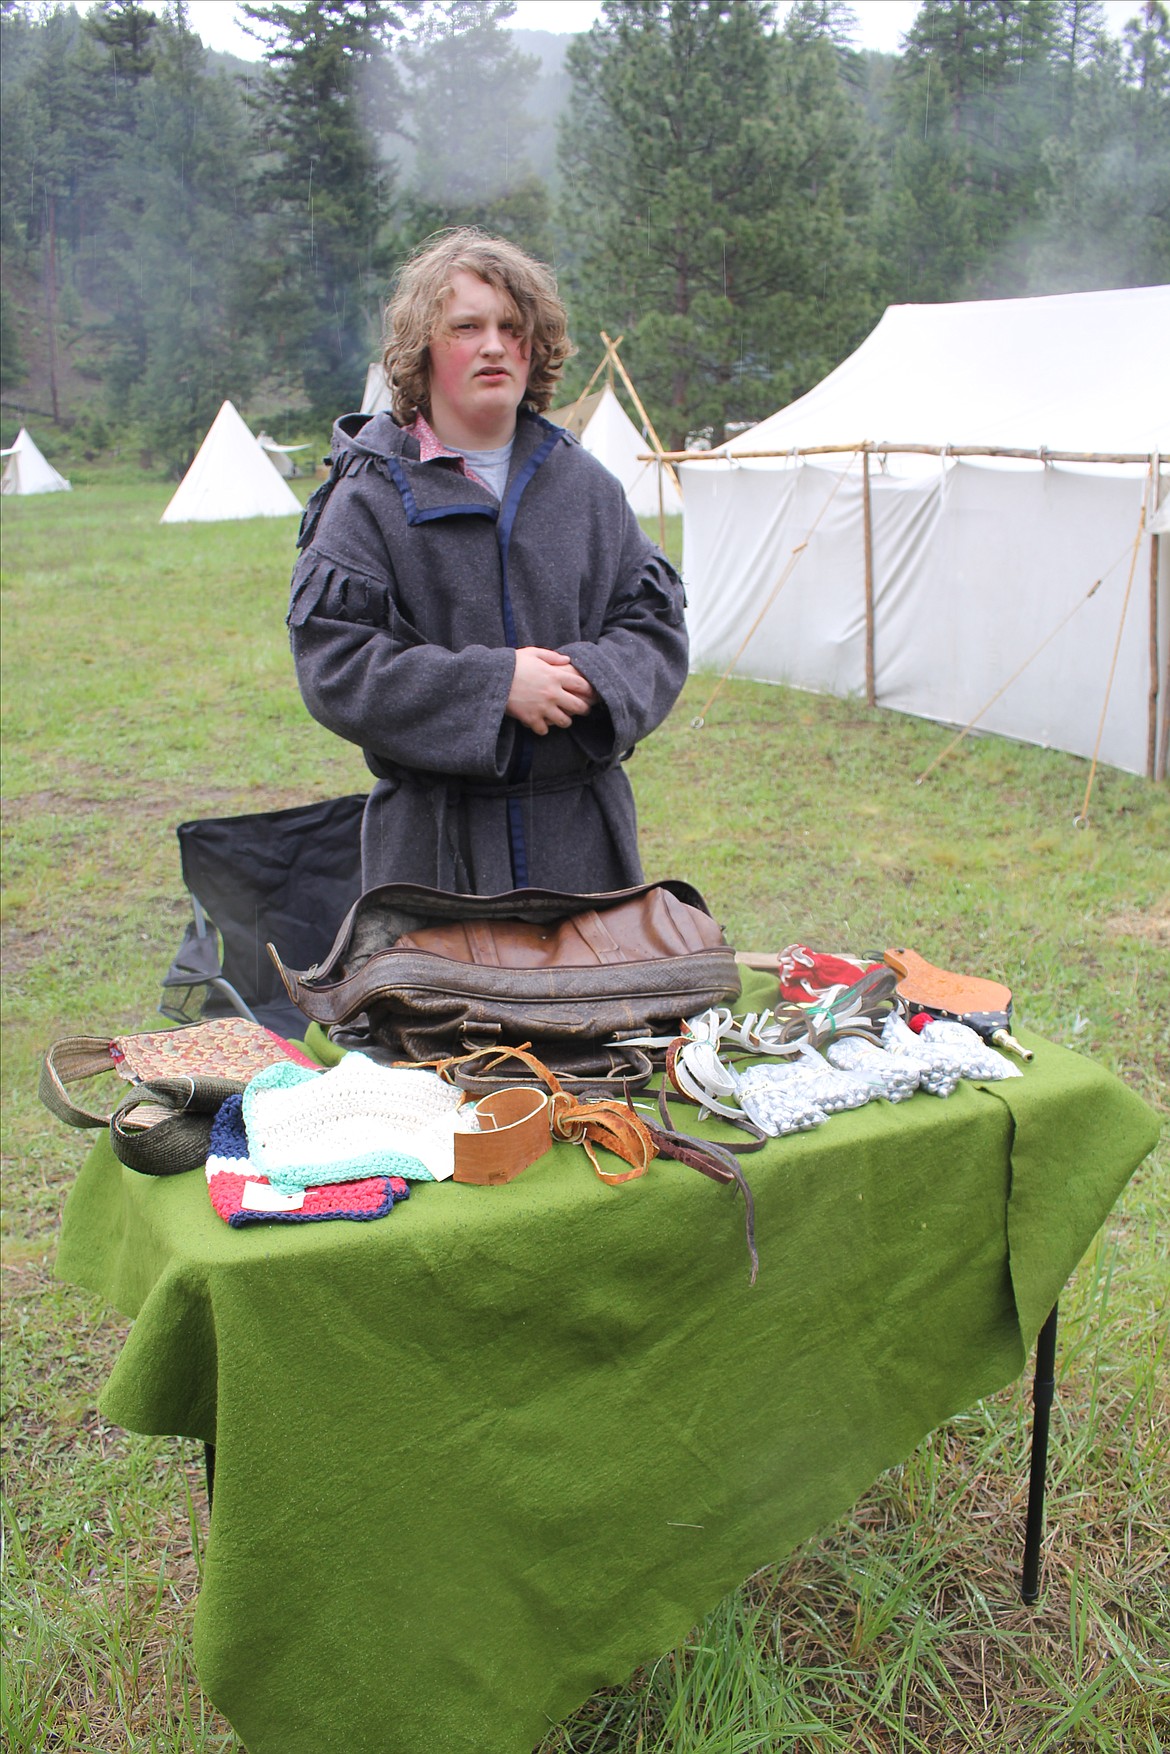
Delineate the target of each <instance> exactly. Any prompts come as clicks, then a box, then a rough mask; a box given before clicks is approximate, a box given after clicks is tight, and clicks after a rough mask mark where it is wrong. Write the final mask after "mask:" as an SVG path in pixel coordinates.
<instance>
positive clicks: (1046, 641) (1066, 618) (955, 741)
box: [914, 502, 1145, 804]
mask: <svg viewBox="0 0 1170 1754" xmlns="http://www.w3.org/2000/svg"><path fill="white" fill-rule="evenodd" d="M1144 527H1145V505H1144V502H1143V506H1142V514H1141V519H1140V521H1139V529H1138V535H1137V542H1138V543H1140V541H1141V534H1142V530H1143V529H1144ZM1136 554H1137V547H1136V545H1135V548H1134V555H1135V557H1136ZM1124 558H1125V556H1124V553H1123V554H1119V555H1118V556H1117V559H1116V560H1114V561H1113V563H1112V565H1110V566H1107V567H1106V568H1105V569H1104V571H1103V572H1102V573H1101V576H1100V577H1099V578H1096V579H1094V580H1093V582H1092V584H1091V585H1090V586H1089V588H1088V590H1087V591H1086V592H1085V594H1084V596H1083V597H1080V598H1078V599H1077V601H1076V602H1075V603H1074V604H1073V606H1072V608H1071V609H1070V610H1069V611H1068V613H1067V615H1062V616H1061V618H1060V620H1059V621H1058V622H1057V624H1056V626H1055V627H1054V628H1053V629H1052V632H1051V633H1049V634H1046V635H1045V637H1044V638H1043V639H1042V640H1041V641H1040V644H1039V645H1038V646H1036V648H1035V649H1034V650H1033V651H1031V652H1029V654H1028V656H1027V657H1026V658H1025V659H1024V661H1023V663H1022V664H1020V665H1019V666H1018V667H1017V668H1016V669H1015V670H1013V671H1012V673H1011V675H1010V676H1009V677H1008V679H1007V681H1006V682H1004V683H1003V684H1001V686H1000V687H999V688H997V689H996V691H995V693H994V694H993V695H991V696H989V698H988V699H987V700H985V701H984V703H983V705H982V706H981V707H980V708H979V711H978V712H977V713H976V714H975V716H974V718H971V719H968V720H967V723H966V724H965V725H964V726H963V728H962V730H961V731H956V733H955V735H954V736H953V737H952V738H951V740H950V742H949V743H948V744H947V746H946V748H945V749H940V751H939V753H938V754H937V755H936V756H935V758H934V760H933V761H932V762H930V763H929V764H928V766H926V767H924V768H923V770H922V772H921V773H920V774H919V776H918V778H917V779H916V780H915V782H914V784H915V785H916V786H920V785H921V784H922V782H923V780H925V779H928V778H929V777H930V775H931V774H932V773H933V772H934V770H935V768H936V767H938V766H939V765H940V763H942V762H944V761H945V760H946V758H947V756H948V755H949V754H950V753H951V751H952V750H953V749H957V748H958V746H959V744H960V743H961V742H962V741H963V738H964V737H966V736H968V735H969V733H970V732H971V731H973V730H974V729H975V726H976V725H977V724H978V723H979V721H980V719H981V718H982V717H983V716H984V714H985V713H988V712H990V711H991V708H992V707H993V706H994V705H995V703H996V701H997V700H999V699H1000V697H1001V696H1002V695H1004V694H1006V693H1007V691H1008V689H1009V688H1010V687H1011V685H1012V683H1013V682H1015V681H1016V680H1017V678H1018V677H1020V676H1022V675H1023V674H1024V671H1025V670H1026V669H1027V668H1028V666H1029V664H1032V663H1034V662H1035V660H1036V659H1037V658H1038V657H1039V656H1040V653H1041V652H1042V651H1044V649H1045V647H1046V646H1050V645H1051V644H1052V642H1053V640H1054V639H1055V638H1056V636H1057V634H1058V633H1059V632H1060V631H1061V629H1062V628H1064V627H1067V626H1068V623H1069V622H1070V621H1071V620H1072V618H1073V616H1074V615H1076V614H1077V613H1078V611H1079V610H1081V609H1083V608H1084V606H1085V604H1086V603H1087V602H1088V601H1089V598H1090V597H1093V596H1095V595H1096V593H1097V592H1098V591H1099V590H1100V589H1101V586H1102V584H1103V583H1104V582H1105V579H1106V577H1107V576H1108V574H1109V573H1111V572H1112V570H1113V567H1114V566H1116V565H1117V562H1118V561H1119V560H1123V559H1124ZM1129 582H1130V584H1132V582H1133V568H1132V565H1131V567H1130V580H1129ZM1125 602H1126V605H1128V602H1129V584H1127V585H1126V595H1125ZM1121 619H1122V623H1123V624H1124V621H1125V607H1124V606H1123V608H1122V611H1121ZM1120 637H1121V630H1120V628H1119V629H1118V639H1119V640H1120ZM1113 661H1114V664H1115V665H1116V662H1117V652H1116V650H1115V651H1114V654H1113ZM1109 681H1110V686H1112V681H1113V674H1112V671H1110V677H1109ZM1106 705H1108V694H1107V695H1106ZM1104 722H1105V715H1104V712H1102V715H1101V724H1102V725H1104ZM1100 740H1101V731H1100V728H1098V732H1097V742H1098V746H1100ZM1094 759H1095V757H1094ZM1085 802H1086V804H1087V803H1088V794H1087V793H1086V797H1085Z"/></svg>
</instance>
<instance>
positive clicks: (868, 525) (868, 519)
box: [861, 448, 877, 706]
mask: <svg viewBox="0 0 1170 1754" xmlns="http://www.w3.org/2000/svg"><path fill="white" fill-rule="evenodd" d="M861 512H862V530H863V534H864V537H865V704H866V706H876V705H877V687H876V684H875V681H874V666H873V502H872V500H871V498H870V492H869V450H868V448H867V449H866V450H864V451H863V452H862V453H861Z"/></svg>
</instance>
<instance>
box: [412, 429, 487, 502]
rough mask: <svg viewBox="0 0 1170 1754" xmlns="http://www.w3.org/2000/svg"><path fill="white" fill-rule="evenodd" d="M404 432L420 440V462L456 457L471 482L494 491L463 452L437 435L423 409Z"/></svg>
mask: <svg viewBox="0 0 1170 1754" xmlns="http://www.w3.org/2000/svg"><path fill="white" fill-rule="evenodd" d="M402 430H403V432H407V433H409V434H410V436H411V438H414V439H417V440H418V449H419V459H418V460H419V462H420V463H430V462H431V461H432V460H433V459H434V458H435V457H454V459H455V461H456V462H457V463H458V465H459V467H460V469H461V470H462V471H463V473H464V475H466V476H467V477H468V478H469V480H471V481H478V482H479V485H480V486H481V487H486V488H487V490H488V492H489V493H491V492H492V491H493V490H492V488H491V486H490V484H489V483H488V482H486V481H485V480H484V479H483V476H482V475H477V474H476V473H475V470H474V469H472V468H471V467H470V466H469V465H468V462H467V458H466V457H465V456H464V455H463V453H462V451H453V450H452V449H451V447H450V446H449V445H445V444H444V443H443V441H442V439H441V438H439V437H438V435H437V434H436V433H435V431H434V428H433V427H432V426H431V423H430V421H429V420H428V419H427V417H426V415H425V414H424V413H423V412H422V410H421V409H420V410H419V412H418V413H417V414H416V415H415V417H414V419H413V421H412V422H411V424H410V425H409V426H404V427H403V429H402Z"/></svg>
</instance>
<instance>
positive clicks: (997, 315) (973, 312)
mask: <svg viewBox="0 0 1170 1754" xmlns="http://www.w3.org/2000/svg"><path fill="white" fill-rule="evenodd" d="M1168 334H1170V287H1165V286H1153V287H1138V288H1131V289H1128V290H1124V291H1114V292H1088V293H1070V294H1062V295H1057V296H1052V297H1043V298H1024V299H995V300H985V301H980V302H972V303H962V304H950V305H896V306H891V307H890V309H888V310H887V311H886V313H885V315H884V316H883V317H882V319H881V321H880V323H879V324H878V325H877V327H876V328H875V329H874V331H873V333H872V334H871V335H870V336H869V337H868V339H867V340H866V341H864V342H863V343H862V345H861V346H860V347H859V348H858V349H857V351H856V352H855V353H854V354H852V355H851V356H850V358H848V359H847V360H845V361H844V362H843V364H841V365H840V366H838V367H837V369H836V370H835V371H834V372H832V373H830V375H829V376H828V377H827V378H826V379H825V380H824V381H823V382H822V383H821V384H819V385H818V386H817V387H816V388H815V389H813V390H811V391H809V393H808V394H807V395H806V396H803V397H801V398H800V399H799V400H798V401H796V402H794V403H792V404H791V405H790V406H789V407H787V408H784V409H781V410H780V411H779V413H777V414H774V415H772V416H771V417H770V418H769V419H768V420H765V421H763V422H762V423H761V424H760V425H758V426H756V427H753V428H751V429H750V430H749V431H748V432H746V433H742V434H740V435H739V436H738V437H736V438H735V439H733V440H731V441H729V443H728V444H726V445H724V446H721V447H720V448H719V450H718V451H716V452H712V453H708V454H704V455H702V456H700V455H698V454H694V455H693V457H692V460H690V461H686V462H680V463H679V472H680V478H681V480H682V486H683V497H684V503H685V521H684V531H685V541H684V572H685V575H686V580H687V591H688V597H689V600H690V607H689V611H688V620H689V624H690V630H691V651H692V664H693V666H694V667H695V668H696V669H705V670H711V671H714V672H717V673H720V674H721V673H723V672H725V671H730V672H731V673H733V674H735V675H739V676H745V677H753V678H756V679H759V680H764V681H771V682H787V683H792V684H794V685H796V686H798V687H801V688H807V689H811V690H816V691H820V692H825V693H832V694H839V695H846V694H851V693H855V694H857V695H859V696H861V697H863V698H867V699H869V700H871V701H873V702H876V703H877V704H879V705H882V706H889V707H894V708H896V709H898V710H900V711H903V712H909V713H915V714H918V715H920V716H922V717H925V718H932V719H937V720H939V721H941V722H943V723H949V724H953V725H956V726H961V727H965V726H967V725H969V724H971V723H972V722H974V723H975V724H976V725H977V727H978V728H979V729H980V730H985V731H993V732H998V733H1001V734H1003V735H1007V736H1011V737H1016V738H1019V739H1021V740H1023V741H1025V742H1030V743H1038V744H1042V745H1045V746H1047V747H1051V748H1055V749H1062V750H1066V751H1069V752H1071V753H1073V754H1077V755H1085V756H1093V755H1096V756H1098V757H1099V759H1100V760H1102V761H1104V762H1107V763H1109V764H1111V765H1113V766H1115V767H1119V768H1124V769H1127V770H1128V771H1130V772H1132V773H1151V774H1152V773H1154V772H1155V771H1156V750H1157V748H1158V746H1159V742H1160V741H1161V742H1162V743H1163V744H1164V730H1163V732H1162V735H1161V738H1160V737H1159V729H1158V720H1159V717H1160V718H1161V720H1162V724H1163V726H1164V725H1165V723H1166V717H1167V714H1168V713H1170V699H1167V695H1168V693H1170V684H1168V682H1167V661H1168V653H1170V541H1167V540H1166V538H1165V536H1159V535H1158V534H1157V532H1158V531H1159V530H1165V529H1167V527H1168V526H1167V516H1168V509H1167V502H1168V501H1170V472H1168V467H1167V463H1165V462H1163V461H1162V459H1163V458H1167V456H1168V453H1170V347H1167V345H1166V342H1165V337H1166V336H1167V335H1168ZM761 453H763V454H761Z"/></svg>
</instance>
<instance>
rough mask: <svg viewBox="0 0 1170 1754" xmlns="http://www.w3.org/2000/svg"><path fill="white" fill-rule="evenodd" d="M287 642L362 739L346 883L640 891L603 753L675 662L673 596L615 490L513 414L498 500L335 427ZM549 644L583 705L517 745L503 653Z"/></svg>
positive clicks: (388, 433)
mask: <svg viewBox="0 0 1170 1754" xmlns="http://www.w3.org/2000/svg"><path fill="white" fill-rule="evenodd" d="M331 460H332V473H331V475H330V478H329V480H328V481H327V482H325V483H324V485H323V486H322V487H320V488H319V489H318V490H317V492H316V493H314V495H313V496H312V498H311V499H310V501H309V503H308V505H307V507H306V509H305V516H304V520H303V522H302V524H301V531H300V536H299V538H298V547H299V548H300V557H299V559H298V561H297V565H296V570H295V571H294V573H293V580H292V595H291V601H290V606H289V617H288V620H289V629H290V637H291V641H292V651H293V658H294V661H295V664H296V672H297V680H298V682H299V684H300V689H301V694H302V696H303V698H304V701H305V705H306V706H307V707H308V709H309V711H310V712H311V713H312V715H313V717H314V718H316V719H318V720H319V721H320V723H321V724H323V725H325V726H326V727H327V728H328V729H329V730H331V731H334V732H336V733H337V735H338V736H340V737H345V738H348V739H349V740H350V741H351V742H353V743H357V744H359V745H360V746H361V748H362V750H363V752H364V754H365V758H366V762H367V764H368V766H369V767H370V770H371V772H372V773H373V774H374V775H375V776H376V778H377V784H376V785H375V786H374V789H373V791H372V792H371V794H370V797H369V799H368V801H367V804H366V811H365V818H364V823H363V830H362V880H363V884H364V886H365V887H366V888H367V889H369V888H372V887H373V886H375V885H376V884H380V883H392V882H411V883H425V884H429V885H431V886H433V887H435V888H439V889H446V890H454V891H458V892H460V893H463V894H474V895H495V894H499V893H501V892H503V891H505V890H508V889H513V888H524V887H527V886H532V887H536V888H543V889H557V890H565V891H567V892H569V893H583V894H588V893H597V892H599V891H603V890H610V889H622V888H625V887H626V886H627V885H630V884H634V883H639V882H641V881H642V868H641V864H640V861H639V858H638V844H637V823H636V818H635V812H634V800H633V794H632V792H631V790H630V785H629V781H628V780H627V778H626V775H625V773H624V771H623V768H622V762H623V761H624V760H625V759H626V758H627V756H628V755H629V754H630V753H631V752H632V750H633V748H634V745H635V744H636V743H637V742H638V741H639V740H640V739H641V738H642V737H645V736H646V735H647V733H648V732H650V731H652V730H653V729H654V727H655V726H656V725H658V724H659V723H660V722H661V721H662V720H663V719H664V718H665V717H666V715H667V713H668V712H669V711H670V708H671V706H672V705H673V703H674V701H675V698H676V697H677V695H678V692H679V690H680V688H681V687H682V684H683V680H684V678H685V676H686V669H687V636H686V628H685V624H684V620H683V590H682V584H681V582H680V580H679V578H678V575H677V574H676V573H675V571H674V570H673V568H672V567H671V566H670V564H669V562H668V561H667V560H666V558H665V557H664V556H663V555H662V554H661V553H659V551H658V550H657V549H656V548H655V547H654V545H653V544H652V543H651V542H650V541H649V540H648V539H647V537H646V536H645V535H644V533H643V531H642V530H641V528H640V526H639V524H638V521H637V519H636V518H635V517H634V514H633V512H632V511H631V510H630V507H629V505H628V503H627V501H626V497H625V494H624V492H623V491H622V487H621V484H620V483H619V482H618V481H617V479H616V478H615V477H614V476H613V475H611V474H610V473H609V471H608V470H607V469H605V468H603V467H602V466H601V464H600V463H598V462H596V461H595V459H594V458H592V457H591V456H589V454H588V453H587V452H586V451H584V450H583V449H582V448H581V446H580V444H579V443H578V442H577V440H576V439H575V438H573V437H572V436H571V435H570V434H569V433H568V432H566V431H565V430H564V428H562V427H559V426H554V425H553V424H552V423H551V422H550V421H547V420H544V419H543V418H541V417H540V416H539V415H534V414H529V413H527V412H522V413H521V414H520V416H519V419H518V423H517V429H516V438H515V443H514V445H513V449H512V458H511V464H510V468H509V474H508V482H507V487H506V488H505V491H504V497H503V500H502V501H497V500H496V499H495V497H494V496H493V495H492V494H491V493H490V492H489V491H488V489H487V488H486V487H482V486H480V484H479V483H478V482H476V481H473V480H471V479H469V478H468V477H467V476H466V475H464V474H463V473H462V471H461V469H460V467H459V465H458V463H457V462H456V461H454V460H452V459H449V458H441V457H437V458H433V459H431V460H430V461H428V462H426V463H423V462H421V461H420V460H419V447H418V443H417V441H416V440H415V439H414V438H412V437H411V436H409V435H408V434H407V433H406V432H404V431H403V429H402V428H400V427H399V426H397V425H396V424H395V422H394V420H393V419H392V418H391V416H390V415H389V414H387V413H382V414H376V415H373V416H363V415H357V414H351V415H346V416H345V417H344V418H343V419H342V420H339V421H338V422H337V425H336V426H335V428H334V438H333V451H332V459H331ZM529 645H539V646H546V647H550V648H553V649H555V650H558V651H562V652H564V653H566V654H567V656H568V657H569V658H570V659H571V660H572V662H573V663H574V664H575V665H576V667H577V669H578V670H579V671H580V672H581V674H582V675H583V676H584V677H586V678H587V679H588V681H589V682H590V683H592V685H593V688H594V689H595V691H596V693H597V696H598V704H597V705H596V706H595V707H593V708H592V709H591V710H590V712H589V713H588V714H586V715H584V716H583V717H581V718H577V719H574V721H573V724H572V725H571V727H569V728H568V729H566V730H559V729H556V728H554V729H552V730H550V731H549V732H548V734H547V735H546V736H543V737H539V736H536V735H534V734H533V733H532V732H531V731H529V730H528V729H527V728H526V727H525V726H523V725H521V724H520V723H519V722H518V721H517V720H515V719H512V718H509V717H507V716H505V713H504V705H505V702H506V700H507V697H508V691H509V689H510V687H511V684H512V674H513V670H514V667H515V660H514V658H513V655H512V654H513V650H514V649H515V648H517V647H519V646H529Z"/></svg>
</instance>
